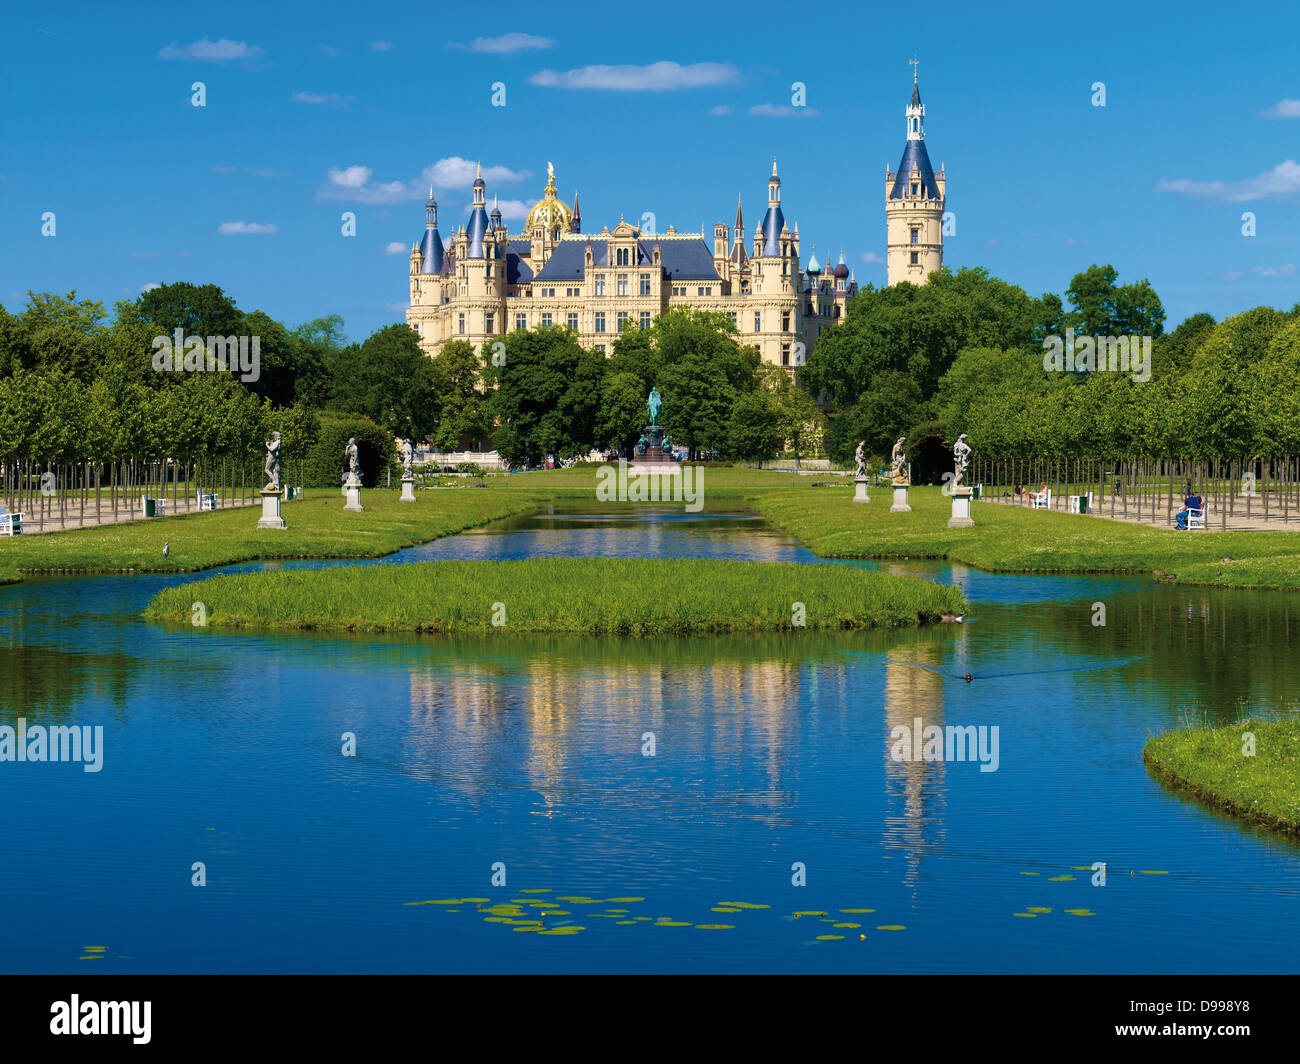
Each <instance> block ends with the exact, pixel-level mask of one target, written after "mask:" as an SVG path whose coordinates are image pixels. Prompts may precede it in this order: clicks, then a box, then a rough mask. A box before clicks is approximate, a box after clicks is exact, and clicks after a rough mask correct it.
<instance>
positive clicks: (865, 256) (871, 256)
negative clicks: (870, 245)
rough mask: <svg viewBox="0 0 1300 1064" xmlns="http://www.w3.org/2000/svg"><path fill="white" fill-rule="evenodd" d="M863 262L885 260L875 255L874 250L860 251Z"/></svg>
mask: <svg viewBox="0 0 1300 1064" xmlns="http://www.w3.org/2000/svg"><path fill="white" fill-rule="evenodd" d="M862 261H863V262H884V261H885V260H884V259H883V258H881V257H880V256H879V255H877V254H876V253H875V252H874V251H864V252H863V253H862Z"/></svg>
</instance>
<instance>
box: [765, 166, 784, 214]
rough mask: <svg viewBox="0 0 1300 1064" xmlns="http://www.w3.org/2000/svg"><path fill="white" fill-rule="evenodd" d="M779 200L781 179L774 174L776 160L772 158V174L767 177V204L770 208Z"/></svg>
mask: <svg viewBox="0 0 1300 1064" xmlns="http://www.w3.org/2000/svg"><path fill="white" fill-rule="evenodd" d="M780 202H781V179H780V178H779V177H778V176H777V174H776V160H775V159H773V160H772V176H771V177H769V178H768V179H767V205H768V208H769V209H771V208H772V207H775V206H776V205H777V204H779V203H780Z"/></svg>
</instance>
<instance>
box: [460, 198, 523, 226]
mask: <svg viewBox="0 0 1300 1064" xmlns="http://www.w3.org/2000/svg"><path fill="white" fill-rule="evenodd" d="M496 205H497V206H498V207H499V208H500V209H501V220H502V221H504V222H517V221H522V220H523V219H524V218H527V217H528V212H529V211H530V210H531V209H532V206H533V205H532V204H531V203H525V202H524V201H523V200H517V199H503V200H497V204H496ZM473 209H474V204H472V203H467V204H465V213H466V215H468V214H469V213H470V211H472V210H473ZM491 212H492V205H491V204H490V203H489V204H488V213H489V214H490V213H491Z"/></svg>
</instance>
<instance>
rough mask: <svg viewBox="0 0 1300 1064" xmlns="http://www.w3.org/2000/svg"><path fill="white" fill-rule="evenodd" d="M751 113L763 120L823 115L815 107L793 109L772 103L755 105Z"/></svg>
mask: <svg viewBox="0 0 1300 1064" xmlns="http://www.w3.org/2000/svg"><path fill="white" fill-rule="evenodd" d="M749 113H750V114H751V115H758V116H760V117H761V118H816V117H817V116H818V115H819V114H821V112H820V111H818V110H817V108H815V107H791V106H789V105H788V104H784V103H783V104H779V105H775V106H774V105H773V104H770V103H760V104H755V105H754V106H753V107H751V108H750V109H749Z"/></svg>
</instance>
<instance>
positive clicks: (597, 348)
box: [596, 344, 605, 355]
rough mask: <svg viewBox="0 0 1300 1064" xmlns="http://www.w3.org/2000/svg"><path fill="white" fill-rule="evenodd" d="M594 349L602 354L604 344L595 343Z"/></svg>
mask: <svg viewBox="0 0 1300 1064" xmlns="http://www.w3.org/2000/svg"><path fill="white" fill-rule="evenodd" d="M596 350H597V351H598V352H599V353H600V354H602V355H603V354H604V353H605V345H604V344H597V345H596Z"/></svg>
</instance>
